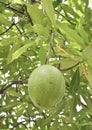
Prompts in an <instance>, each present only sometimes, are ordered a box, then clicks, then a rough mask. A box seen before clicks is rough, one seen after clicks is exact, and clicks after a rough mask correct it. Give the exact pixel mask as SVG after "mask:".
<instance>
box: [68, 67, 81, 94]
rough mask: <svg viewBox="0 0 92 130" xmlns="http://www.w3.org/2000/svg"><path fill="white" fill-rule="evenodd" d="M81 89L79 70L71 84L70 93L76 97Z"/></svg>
mask: <svg viewBox="0 0 92 130" xmlns="http://www.w3.org/2000/svg"><path fill="white" fill-rule="evenodd" d="M79 87H80V72H79V68H78V69H77V70H76V71H75V73H74V75H73V77H72V80H71V83H70V92H71V93H72V94H73V95H74V94H75V93H76V91H77V90H78V89H79Z"/></svg>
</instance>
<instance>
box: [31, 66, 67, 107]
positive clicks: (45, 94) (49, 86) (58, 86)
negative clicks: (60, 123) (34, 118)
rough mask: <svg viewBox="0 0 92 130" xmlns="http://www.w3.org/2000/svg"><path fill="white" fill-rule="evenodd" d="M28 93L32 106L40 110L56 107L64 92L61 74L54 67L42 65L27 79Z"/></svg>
mask: <svg viewBox="0 0 92 130" xmlns="http://www.w3.org/2000/svg"><path fill="white" fill-rule="evenodd" d="M28 91H29V95H30V98H31V100H32V102H33V104H34V105H35V106H36V107H38V108H41V109H49V108H51V107H53V106H55V105H57V104H58V103H59V102H60V101H61V99H62V97H63V96H64V92H65V81H64V78H63V75H62V73H61V72H60V71H59V70H58V69H57V68H56V67H54V66H51V65H42V66H40V67H38V68H36V69H35V70H34V71H33V72H32V74H31V75H30V77H29V80H28Z"/></svg>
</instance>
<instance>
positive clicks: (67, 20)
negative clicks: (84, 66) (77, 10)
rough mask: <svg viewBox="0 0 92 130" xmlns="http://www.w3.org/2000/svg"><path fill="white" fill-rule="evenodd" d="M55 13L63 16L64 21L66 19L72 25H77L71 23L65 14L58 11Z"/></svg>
mask: <svg viewBox="0 0 92 130" xmlns="http://www.w3.org/2000/svg"><path fill="white" fill-rule="evenodd" d="M55 12H57V13H58V14H59V15H61V16H62V17H63V18H64V19H66V20H67V21H68V22H69V23H70V24H72V25H75V23H73V22H71V21H70V20H69V19H68V18H67V17H65V16H64V15H63V14H61V13H60V12H59V11H58V10H56V9H55Z"/></svg>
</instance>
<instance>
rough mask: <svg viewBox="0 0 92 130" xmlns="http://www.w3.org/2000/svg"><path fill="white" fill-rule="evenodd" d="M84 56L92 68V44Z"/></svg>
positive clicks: (86, 49)
mask: <svg viewBox="0 0 92 130" xmlns="http://www.w3.org/2000/svg"><path fill="white" fill-rule="evenodd" d="M83 56H84V58H85V59H86V60H87V61H88V62H89V63H91V66H92V44H90V45H89V46H87V47H86V48H85V49H84V51H83Z"/></svg>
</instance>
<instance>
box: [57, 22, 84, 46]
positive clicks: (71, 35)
mask: <svg viewBox="0 0 92 130" xmlns="http://www.w3.org/2000/svg"><path fill="white" fill-rule="evenodd" d="M58 28H59V30H60V32H61V33H63V34H64V35H66V37H67V39H68V40H70V41H71V42H76V43H77V44H79V45H80V46H81V47H85V44H84V41H83V39H82V38H81V37H80V36H79V35H78V33H77V32H76V30H74V29H72V28H71V27H70V26H69V24H67V23H61V24H58Z"/></svg>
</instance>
